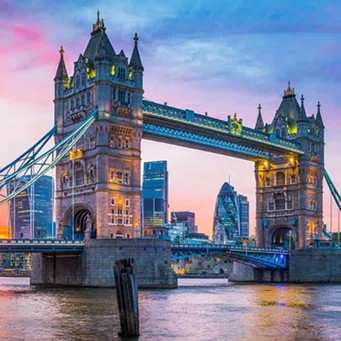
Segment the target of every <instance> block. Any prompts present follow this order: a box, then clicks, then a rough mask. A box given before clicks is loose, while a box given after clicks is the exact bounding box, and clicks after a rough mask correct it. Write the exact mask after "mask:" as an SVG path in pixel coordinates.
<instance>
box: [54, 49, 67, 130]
mask: <svg viewBox="0 0 341 341" xmlns="http://www.w3.org/2000/svg"><path fill="white" fill-rule="evenodd" d="M59 53H60V59H59V64H58V68H57V72H56V76H55V77H54V103H55V123H56V124H58V126H61V125H62V124H63V98H64V91H65V89H67V88H68V85H69V77H68V73H67V70H66V66H65V62H64V53H65V52H64V48H63V46H61V47H60V50H59Z"/></svg>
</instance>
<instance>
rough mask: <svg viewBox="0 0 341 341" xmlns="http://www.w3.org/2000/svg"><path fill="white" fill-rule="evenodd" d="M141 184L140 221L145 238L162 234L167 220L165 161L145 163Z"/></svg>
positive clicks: (166, 172)
mask: <svg viewBox="0 0 341 341" xmlns="http://www.w3.org/2000/svg"><path fill="white" fill-rule="evenodd" d="M143 170H144V171H143V183H142V209H141V212H142V220H143V227H144V235H145V236H156V235H159V234H164V232H165V231H166V228H165V224H166V223H167V218H168V171H167V161H154V162H145V163H144V168H143Z"/></svg>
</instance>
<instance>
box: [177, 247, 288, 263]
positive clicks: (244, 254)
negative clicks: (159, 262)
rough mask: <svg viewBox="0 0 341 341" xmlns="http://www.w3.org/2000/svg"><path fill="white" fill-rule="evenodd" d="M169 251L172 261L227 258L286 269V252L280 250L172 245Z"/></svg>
mask: <svg viewBox="0 0 341 341" xmlns="http://www.w3.org/2000/svg"><path fill="white" fill-rule="evenodd" d="M171 250H172V261H176V260H180V259H186V258H192V257H202V256H208V255H209V256H216V257H220V258H229V259H232V260H235V261H237V262H240V263H244V264H247V265H250V266H252V267H257V268H259V267H261V268H271V269H285V268H286V267H287V257H288V250H282V249H270V248H254V247H243V246H230V245H193V244H174V245H172V247H171Z"/></svg>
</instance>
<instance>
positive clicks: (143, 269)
mask: <svg viewBox="0 0 341 341" xmlns="http://www.w3.org/2000/svg"><path fill="white" fill-rule="evenodd" d="M124 258H134V259H135V261H136V267H137V283H138V286H139V288H176V287H177V278H176V276H175V273H174V272H173V270H172V269H171V248H170V242H169V241H165V240H157V239H91V240H87V241H86V242H85V246H84V251H83V252H82V253H78V254H77V253H74V254H70V253H69V254H67V253H65V254H56V255H53V254H51V253H45V254H33V255H32V268H33V269H32V276H31V284H34V285H48V284H52V285H70V286H88V287H114V286H115V277H114V265H115V262H116V261H117V260H119V259H124Z"/></svg>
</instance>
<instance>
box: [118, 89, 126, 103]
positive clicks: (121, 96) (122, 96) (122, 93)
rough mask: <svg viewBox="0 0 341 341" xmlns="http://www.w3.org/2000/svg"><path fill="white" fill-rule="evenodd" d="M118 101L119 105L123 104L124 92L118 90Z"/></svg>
mask: <svg viewBox="0 0 341 341" xmlns="http://www.w3.org/2000/svg"><path fill="white" fill-rule="evenodd" d="M118 101H119V102H121V103H125V91H124V90H118Z"/></svg>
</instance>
